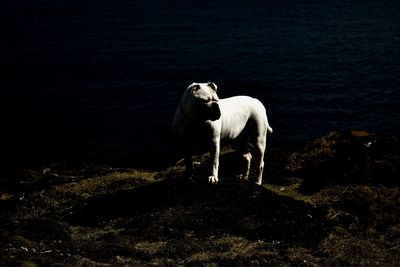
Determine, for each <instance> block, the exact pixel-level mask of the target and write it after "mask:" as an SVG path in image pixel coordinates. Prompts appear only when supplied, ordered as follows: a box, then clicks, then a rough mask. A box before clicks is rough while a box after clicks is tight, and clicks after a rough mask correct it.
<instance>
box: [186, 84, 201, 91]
mask: <svg viewBox="0 0 400 267" xmlns="http://www.w3.org/2000/svg"><path fill="white" fill-rule="evenodd" d="M188 89H189V90H190V92H192V93H193V92H195V91H197V90H199V89H200V85H199V84H198V83H192V84H191V85H189V87H188Z"/></svg>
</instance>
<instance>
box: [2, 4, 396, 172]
mask: <svg viewBox="0 0 400 267" xmlns="http://www.w3.org/2000/svg"><path fill="white" fill-rule="evenodd" d="M165 2H167V3H162V1H150V0H135V1H133V0H112V1H111V0H108V1H106V0H97V1H94V0H25V1H22V0H15V1H11V0H6V1H3V2H2V3H1V7H0V71H1V74H0V88H1V89H0V90H1V93H0V103H1V107H0V110H1V114H2V117H3V118H2V127H1V128H2V130H1V131H2V132H3V137H2V139H1V147H2V154H3V155H5V156H6V157H7V158H8V160H9V162H10V163H21V164H26V163H32V162H39V163H40V162H46V161H64V160H65V161H69V160H82V161H93V160H101V161H105V162H112V163H115V164H125V165H132V166H134V165H140V164H144V163H147V164H148V165H151V164H155V163H156V162H159V161H160V160H163V159H164V160H165V159H170V158H169V157H166V156H165V155H169V154H170V153H175V148H174V146H173V145H172V144H173V141H172V138H171V134H170V131H169V125H170V121H171V119H172V116H173V114H174V111H175V108H176V105H177V103H178V101H179V98H180V95H181V93H182V91H183V90H184V89H185V88H186V87H187V86H188V84H190V83H191V82H193V81H198V82H205V81H213V82H215V83H216V84H217V85H218V86H219V94H220V97H228V96H232V95H236V94H245V95H251V96H254V97H257V98H259V99H260V100H261V101H262V102H263V103H264V104H265V105H266V107H267V111H268V116H269V120H270V123H271V125H272V127H273V128H274V131H275V132H274V134H273V136H271V138H270V142H275V143H296V142H300V141H303V140H307V139H310V138H313V137H316V136H319V135H321V134H325V133H327V132H329V131H332V130H346V129H364V130H368V131H372V132H376V133H380V134H399V133H400V127H399V120H400V114H399V112H398V110H399V104H400V88H399V86H400V49H399V48H400V16H399V14H400V2H399V1H395V0H393V1H389V0H381V1H372V0H364V1H361V0H355V1H317V0H316V1H278V0H276V1H227V0H226V1H223V0H221V1H190V0H188V1H165ZM4 133H5V134H4ZM171 160H172V159H171Z"/></svg>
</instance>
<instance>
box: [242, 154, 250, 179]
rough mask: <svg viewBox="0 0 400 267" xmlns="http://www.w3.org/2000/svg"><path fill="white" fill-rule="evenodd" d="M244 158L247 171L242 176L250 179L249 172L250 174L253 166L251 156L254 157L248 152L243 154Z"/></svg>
mask: <svg viewBox="0 0 400 267" xmlns="http://www.w3.org/2000/svg"><path fill="white" fill-rule="evenodd" d="M243 158H244V159H245V164H246V165H245V172H244V175H241V176H240V178H241V179H245V180H247V179H249V174H250V166H251V158H252V156H251V153H250V152H248V153H246V154H243Z"/></svg>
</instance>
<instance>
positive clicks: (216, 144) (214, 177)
mask: <svg viewBox="0 0 400 267" xmlns="http://www.w3.org/2000/svg"><path fill="white" fill-rule="evenodd" d="M212 141H213V143H212V149H211V157H212V160H213V164H212V174H211V175H210V176H209V177H208V181H209V182H210V183H218V167H219V151H220V138H219V137H214V138H213V140H212Z"/></svg>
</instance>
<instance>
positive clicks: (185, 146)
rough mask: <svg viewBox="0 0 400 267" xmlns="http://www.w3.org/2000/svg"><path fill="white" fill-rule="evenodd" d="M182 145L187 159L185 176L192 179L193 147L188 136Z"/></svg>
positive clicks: (185, 159)
mask: <svg viewBox="0 0 400 267" xmlns="http://www.w3.org/2000/svg"><path fill="white" fill-rule="evenodd" d="M181 145H182V151H183V157H184V161H185V178H187V179H189V180H192V179H193V161H192V149H191V146H190V144H189V142H188V141H187V139H186V138H185V139H184V140H183V142H182V144H181Z"/></svg>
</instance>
